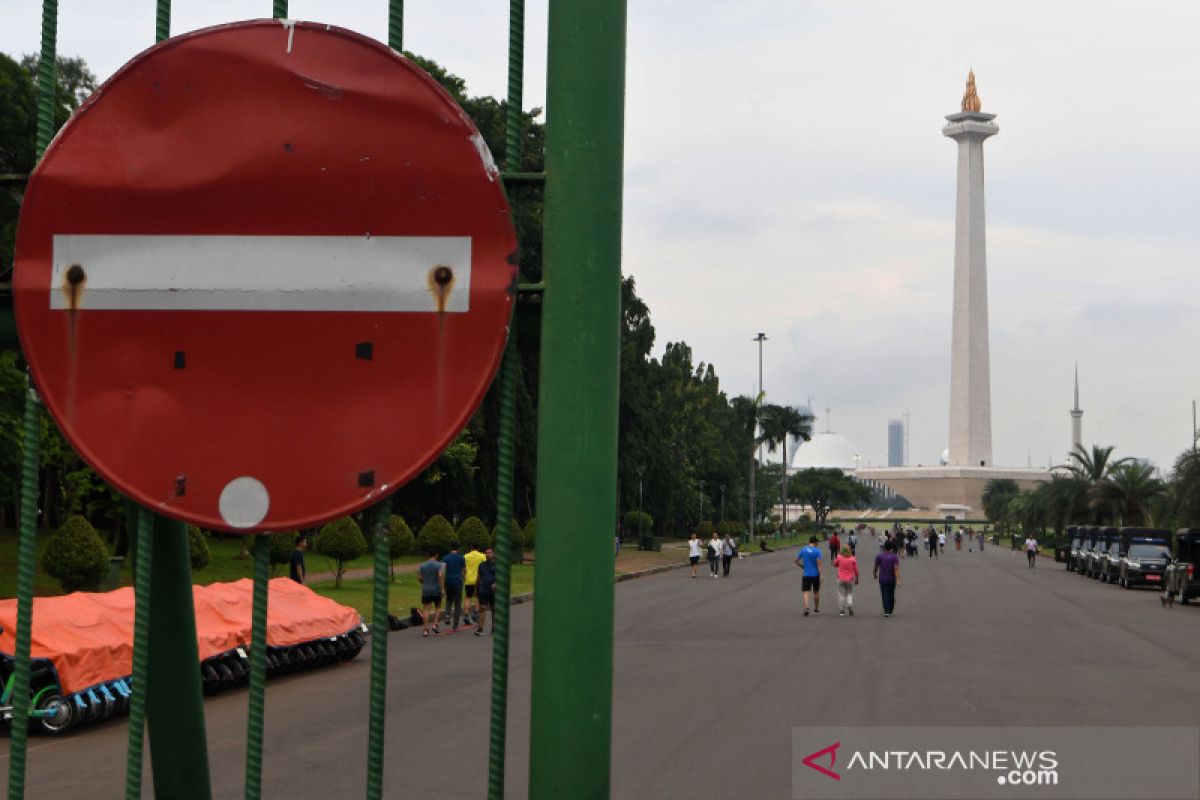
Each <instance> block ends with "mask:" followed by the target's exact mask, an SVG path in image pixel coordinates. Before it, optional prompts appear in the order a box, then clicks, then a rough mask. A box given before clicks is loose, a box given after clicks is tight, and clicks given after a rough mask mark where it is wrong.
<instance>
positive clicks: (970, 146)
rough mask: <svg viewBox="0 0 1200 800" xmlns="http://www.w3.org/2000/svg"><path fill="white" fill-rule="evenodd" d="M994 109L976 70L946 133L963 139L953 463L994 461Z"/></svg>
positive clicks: (956, 248) (956, 242) (956, 264)
mask: <svg viewBox="0 0 1200 800" xmlns="http://www.w3.org/2000/svg"><path fill="white" fill-rule="evenodd" d="M995 117H996V115H995V114H984V113H981V112H980V111H979V95H978V94H976V92H975V73H974V72H971V74H970V75H969V76H968V78H967V92H966V94H965V95H964V96H963V100H962V111H960V112H959V113H957V114H951V115H949V116H948V117H946V120H947V121H948V122H949V124H948V125H946V127H944V128H942V133H943V134H945V135H946V136H949V137H950V138H951V139H953V140H955V141H956V142H958V199H957V204H956V206H955V215H954V325H953V331H952V335H951V341H950V460H949V463H950V465H952V466H972V467H979V466H988V467H990V466H992V390H991V375H990V373H991V368H990V365H989V356H988V308H987V243H986V237H987V221H986V218H985V216H984V209H983V140H984V139H986V138H988V137H989V136H994V135H995V134H997V133H999V132H1000V128H999V127H998V126H997V125H996V124H995V123H993V122H992V120H993V119H995Z"/></svg>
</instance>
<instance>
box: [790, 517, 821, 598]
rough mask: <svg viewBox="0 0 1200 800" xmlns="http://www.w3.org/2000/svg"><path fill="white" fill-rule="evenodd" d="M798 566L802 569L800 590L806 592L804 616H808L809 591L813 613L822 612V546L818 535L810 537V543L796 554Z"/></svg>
mask: <svg viewBox="0 0 1200 800" xmlns="http://www.w3.org/2000/svg"><path fill="white" fill-rule="evenodd" d="M796 566H797V567H800V569H801V570H802V574H803V577H802V578H801V579H800V590H801V591H802V592H803V593H804V616H806V617H807V616H808V593H809V592H810V591H811V592H812V595H813V613H814V614H820V613H821V548H819V547H817V537H816V536H810V537H808V544H807V545H806V546H804V547H801V548H800V552H799V553H798V554H797V555H796Z"/></svg>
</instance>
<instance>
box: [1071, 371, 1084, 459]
mask: <svg viewBox="0 0 1200 800" xmlns="http://www.w3.org/2000/svg"><path fill="white" fill-rule="evenodd" d="M1081 447H1083V409H1082V408H1080V407H1079V365H1078V364H1076V365H1075V405H1074V407H1073V408H1072V409H1071V452H1072V453H1074V452H1075V451H1076V450H1078V449H1079V448H1081Z"/></svg>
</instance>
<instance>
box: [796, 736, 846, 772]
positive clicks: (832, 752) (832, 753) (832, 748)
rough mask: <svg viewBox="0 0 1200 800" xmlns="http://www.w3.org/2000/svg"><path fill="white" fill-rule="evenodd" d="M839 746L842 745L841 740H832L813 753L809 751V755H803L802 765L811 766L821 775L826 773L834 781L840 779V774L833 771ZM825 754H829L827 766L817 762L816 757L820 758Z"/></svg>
mask: <svg viewBox="0 0 1200 800" xmlns="http://www.w3.org/2000/svg"><path fill="white" fill-rule="evenodd" d="M841 746H842V743H841V742H834V743H833V744H831V745H829V747H823V748H821V749H820V750H818V751H817V752H815V753H810V754H809V755H807V756H805V757H804V762H803V763H804V766H806V767H811V768H812V769H815V770H816V771H817V772H819V773H821V774H822V775H828V776H829V777H831V778H833V779H834V780H835V781H840V780H841V779H842V776H841V775H838V774H837V773H836V772H834V771H833V768H834V767H835V766H836V765H837V751H838V748H839V747H841ZM826 755H827V756H829V766H828V767H825V766H822V765H820V764H818V763H817V759H819V758H821V757H822V756H826Z"/></svg>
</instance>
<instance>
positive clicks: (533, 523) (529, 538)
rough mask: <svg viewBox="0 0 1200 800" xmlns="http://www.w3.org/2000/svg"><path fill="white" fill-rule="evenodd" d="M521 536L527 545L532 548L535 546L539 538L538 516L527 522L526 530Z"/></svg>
mask: <svg viewBox="0 0 1200 800" xmlns="http://www.w3.org/2000/svg"><path fill="white" fill-rule="evenodd" d="M521 538H522V539H523V540H524V542H525V546H526V547H528V548H530V549H532V548H533V547H535V545H534V541H536V540H537V517H532V518H530V520H529V522H526V523H525V530H523V531H521Z"/></svg>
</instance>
